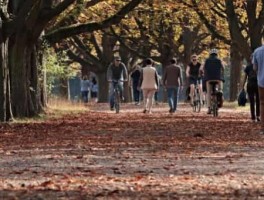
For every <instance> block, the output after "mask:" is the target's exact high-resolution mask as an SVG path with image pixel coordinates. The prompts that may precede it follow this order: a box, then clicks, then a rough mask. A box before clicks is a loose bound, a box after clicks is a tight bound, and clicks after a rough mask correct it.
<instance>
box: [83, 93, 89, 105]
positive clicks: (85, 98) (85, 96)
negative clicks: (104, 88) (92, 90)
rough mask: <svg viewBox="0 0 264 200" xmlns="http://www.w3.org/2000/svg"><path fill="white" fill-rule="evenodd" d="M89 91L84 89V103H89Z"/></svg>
mask: <svg viewBox="0 0 264 200" xmlns="http://www.w3.org/2000/svg"><path fill="white" fill-rule="evenodd" d="M88 95H89V91H82V99H83V102H84V103H88Z"/></svg>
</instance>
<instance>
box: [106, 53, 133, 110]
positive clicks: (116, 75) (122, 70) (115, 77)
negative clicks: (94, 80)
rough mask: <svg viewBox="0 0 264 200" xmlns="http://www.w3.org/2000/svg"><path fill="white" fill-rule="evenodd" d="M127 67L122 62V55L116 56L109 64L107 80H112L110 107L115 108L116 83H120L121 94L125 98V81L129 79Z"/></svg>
mask: <svg viewBox="0 0 264 200" xmlns="http://www.w3.org/2000/svg"><path fill="white" fill-rule="evenodd" d="M127 77H128V74H127V68H126V66H125V64H124V63H123V62H121V57H120V56H116V57H115V58H114V61H113V62H112V63H111V64H110V65H109V67H108V69H107V80H108V82H110V84H111V85H110V109H111V110H114V106H115V103H114V88H115V84H118V88H119V90H120V96H121V99H122V100H123V99H124V98H123V82H124V81H127Z"/></svg>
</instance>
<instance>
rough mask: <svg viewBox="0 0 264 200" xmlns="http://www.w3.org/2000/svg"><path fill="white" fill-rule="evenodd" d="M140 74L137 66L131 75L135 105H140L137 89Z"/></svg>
mask: <svg viewBox="0 0 264 200" xmlns="http://www.w3.org/2000/svg"><path fill="white" fill-rule="evenodd" d="M140 73H141V68H140V66H139V65H137V66H136V68H135V70H134V71H133V72H132V74H131V78H132V90H133V98H134V102H135V105H139V104H140V103H139V101H140V90H139V88H138V83H139V78H140Z"/></svg>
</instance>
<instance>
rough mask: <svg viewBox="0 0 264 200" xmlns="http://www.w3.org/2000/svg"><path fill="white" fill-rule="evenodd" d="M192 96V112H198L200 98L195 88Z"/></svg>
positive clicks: (199, 109)
mask: <svg viewBox="0 0 264 200" xmlns="http://www.w3.org/2000/svg"><path fill="white" fill-rule="evenodd" d="M193 98H194V102H193V111H194V112H200V111H201V98H200V94H199V92H198V91H197V89H195V92H194V97H193Z"/></svg>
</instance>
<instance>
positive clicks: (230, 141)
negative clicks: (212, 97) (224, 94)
mask: <svg viewBox="0 0 264 200" xmlns="http://www.w3.org/2000/svg"><path fill="white" fill-rule="evenodd" d="M84 109H85V110H86V111H85V112H82V113H80V114H69V115H66V116H64V117H62V118H53V119H49V120H47V121H45V122H35V123H13V124H1V125H0V157H1V159H0V199H142V200H143V199H216V200H218V199H264V159H263V158H264V148H263V147H264V142H263V139H264V136H263V135H259V134H258V133H257V131H258V129H259V128H260V125H259V124H258V123H252V122H251V121H250V120H249V113H248V111H247V110H246V109H243V110H242V111H240V110H238V109H232V108H223V109H221V110H220V116H219V117H217V118H214V117H212V116H211V115H207V114H206V109H205V108H203V109H202V111H201V112H200V113H193V112H192V110H191V109H190V107H189V106H188V105H186V104H180V105H179V109H178V111H177V112H176V113H174V114H169V113H168V108H167V105H166V104H159V105H157V106H155V108H154V111H153V114H143V113H142V112H141V111H142V107H141V106H134V105H132V104H125V105H122V110H121V113H119V114H115V113H113V112H112V111H109V110H108V105H106V104H97V105H90V106H88V107H86V108H84Z"/></svg>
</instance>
